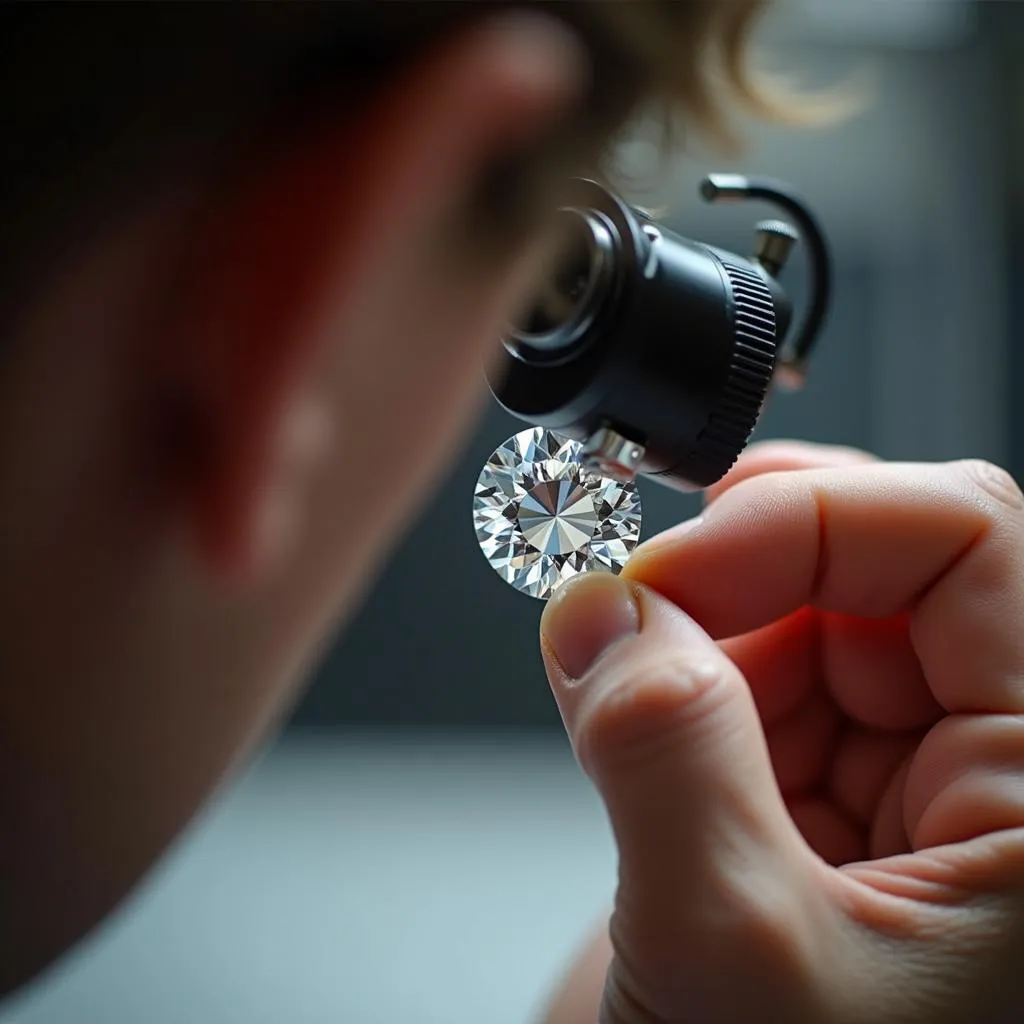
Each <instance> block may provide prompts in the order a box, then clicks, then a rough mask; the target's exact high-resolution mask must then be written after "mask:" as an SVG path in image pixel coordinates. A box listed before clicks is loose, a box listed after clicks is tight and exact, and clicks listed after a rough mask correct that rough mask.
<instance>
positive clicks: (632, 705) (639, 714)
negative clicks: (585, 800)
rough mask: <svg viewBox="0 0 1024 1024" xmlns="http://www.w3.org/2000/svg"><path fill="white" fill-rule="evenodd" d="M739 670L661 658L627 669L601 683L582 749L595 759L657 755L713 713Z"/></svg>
mask: <svg viewBox="0 0 1024 1024" xmlns="http://www.w3.org/2000/svg"><path fill="white" fill-rule="evenodd" d="M733 674H735V669H733V668H732V665H731V664H730V663H729V662H728V661H727V660H726V659H725V658H724V657H722V658H718V657H714V656H711V657H708V656H693V655H690V656H686V655H682V654H678V655H669V656H662V657H659V658H658V659H657V660H656V661H653V662H645V663H640V664H636V665H630V666H626V667H624V668H623V669H622V670H621V671H620V672H619V673H617V674H616V675H615V677H613V678H611V679H609V680H608V681H607V684H606V685H604V686H602V687H601V693H600V694H599V695H598V696H596V697H595V699H594V700H593V702H592V703H591V706H590V707H589V708H588V709H587V710H586V712H585V714H584V715H583V716H582V721H581V723H580V726H581V728H580V730H579V736H578V739H577V744H576V745H577V749H578V750H579V751H580V754H581V757H585V758H586V759H587V760H589V761H591V762H594V761H600V762H602V763H607V762H609V761H620V760H622V759H624V758H647V757H651V756H656V755H657V754H658V753H659V752H661V751H662V750H663V749H664V748H665V747H666V746H670V745H671V744H672V743H673V742H674V741H675V739H676V737H677V736H678V734H679V731H680V729H681V728H686V729H687V730H688V732H689V731H690V730H692V728H693V726H694V725H695V724H696V723H698V722H699V721H700V720H701V719H702V718H706V717H709V716H711V715H713V713H714V711H715V709H716V708H717V707H718V706H719V705H720V704H722V703H723V701H724V700H725V698H726V695H727V694H728V692H729V691H730V689H731V683H732V675H733Z"/></svg>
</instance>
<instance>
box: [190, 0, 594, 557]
mask: <svg viewBox="0 0 1024 1024" xmlns="http://www.w3.org/2000/svg"><path fill="white" fill-rule="evenodd" d="M580 71H581V62H580V59H579V53H578V51H577V50H576V48H575V46H574V44H573V41H572V40H571V39H570V38H569V37H568V36H567V34H566V33H565V32H564V30H562V29H561V28H560V27H558V26H556V25H554V24H553V23H549V22H548V20H547V19H543V20H541V19H537V18H531V19H530V20H529V21H524V22H523V23H522V24H511V25H510V24H508V23H505V22H503V23H501V24H500V25H484V26H478V27H477V28H474V29H472V30H470V31H468V32H466V33H465V34H464V35H463V36H462V37H460V38H457V39H455V40H453V41H452V42H450V43H449V44H446V45H445V46H443V47H442V48H441V49H439V50H437V51H436V52H434V53H432V54H431V55H429V56H428V57H426V58H425V59H423V60H422V61H421V62H420V63H419V64H418V65H417V66H415V67H413V68H412V69H411V70H409V71H408V72H407V73H405V74H404V75H402V76H401V77H400V78H399V79H398V80H396V81H394V82H393V83H392V84H391V85H390V86H388V87H387V88H386V89H385V91H384V92H383V93H382V94H381V95H380V96H379V97H378V98H377V99H376V100H375V101H374V102H373V103H372V104H371V105H370V106H369V107H367V108H366V109H363V110H359V111H350V110H345V111H340V112H337V113H335V114H333V115H332V114H330V113H328V114H327V115H324V114H323V113H320V114H318V116H317V117H316V119H315V120H314V121H312V122H311V123H309V124H306V125H304V126H303V127H302V128H301V129H300V130H297V131H296V132H294V133H290V135H289V138H288V139H287V142H286V144H284V143H282V144H281V145H280V146H279V147H278V149H277V150H276V151H275V152H271V153H269V154H268V153H266V152H265V151H264V152H263V154H262V156H261V157H260V159H259V161H258V166H254V167H253V168H252V169H251V171H249V172H248V173H247V174H245V175H244V176H243V180H242V181H241V182H240V183H236V185H235V186H234V188H233V194H232V195H231V196H221V197H220V198H219V200H218V201H217V202H216V203H215V204H214V205H215V207H216V209H213V210H212V211H207V213H206V214H205V215H204V218H203V221H204V224H203V226H201V228H200V229H199V231H198V233H197V234H196V241H197V245H196V251H197V252H199V253H201V256H200V257H199V258H198V259H196V260H194V261H193V263H192V265H191V267H190V269H189V272H188V280H189V281H190V283H191V286H190V287H189V288H187V289H186V294H187V296H188V299H187V304H186V307H185V318H184V328H183V333H182V335H180V336H179V338H178V339H176V340H177V341H178V343H179V345H181V346H182V347H181V349H180V351H181V352H182V353H183V354H184V362H185V365H186V367H187V369H186V371H185V373H184V378H185V380H186V385H185V386H186V387H187V388H188V389H189V392H190V394H189V395H188V396H187V404H188V406H189V407H190V409H191V413H192V419H193V421H194V424H197V425H198V429H195V428H193V434H192V437H193V440H192V447H193V449H194V450H193V451H192V452H191V453H190V454H191V460H190V461H191V465H192V466H194V469H195V471H194V472H190V473H189V474H188V476H187V482H186V484H185V485H184V486H185V489H186V491H187V493H186V495H185V502H184V504H185V507H186V510H187V515H188V517H189V528H190V533H191V535H192V536H193V537H194V538H196V540H197V549H198V551H199V553H200V556H201V558H202V560H203V562H204V564H205V565H206V567H207V568H208V569H209V570H211V571H213V572H215V573H218V574H232V575H237V574H239V573H247V572H250V571H251V570H252V569H253V568H254V567H255V566H256V565H257V564H259V562H260V559H261V554H262V553H265V549H266V543H267V540H268V539H273V540H274V543H275V545H276V544H277V543H279V542H280V541H281V540H282V537H281V536H280V534H281V532H282V531H285V532H287V523H288V519H289V516H288V515H287V514H284V515H282V510H287V508H288V507H289V505H290V504H294V502H291V501H290V495H291V493H292V492H293V491H294V490H295V489H296V488H298V487H299V486H300V477H301V473H296V472H295V462H294V459H293V458H292V455H289V454H288V453H289V452H291V453H293V454H294V452H295V450H296V447H295V446H294V445H290V444H289V440H290V438H292V437H293V433H294V427H295V424H296V423H297V422H303V421H306V420H308V416H307V415H306V413H308V411H309V408H310V405H311V403H312V402H313V401H314V400H313V398H312V394H313V392H312V380H313V376H314V374H313V370H314V367H315V365H316V361H317V358H318V356H319V355H320V354H321V353H320V349H321V347H322V346H323V345H324V344H326V342H325V337H326V336H327V333H328V332H327V331H326V329H325V325H327V324H330V328H331V331H330V333H331V337H332V338H334V339H335V340H334V341H332V342H331V344H341V345H344V344H345V343H346V341H345V327H346V310H348V309H350V308H352V307H353V306H354V303H355V301H356V298H357V297H358V296H359V294H360V293H361V291H363V290H364V289H365V288H367V287H368V286H369V284H370V282H372V281H373V279H374V277H375V275H378V274H379V273H380V272H381V271H382V269H384V268H386V267H387V265H388V263H389V261H391V260H393V259H394V258H395V257H396V256H397V254H399V253H401V252H402V250H403V247H404V246H405V245H406V244H407V242H408V240H409V239H410V238H412V237H416V236H417V235H422V233H423V232H424V231H428V230H432V231H434V232H435V233H436V232H437V231H438V228H439V225H440V224H441V223H443V218H445V217H449V218H451V217H454V216H455V215H456V213H457V211H459V209H460V208H461V207H463V206H465V204H466V202H467V198H468V196H469V194H470V193H471V192H472V190H473V189H474V188H475V187H477V186H478V185H479V178H480V177H481V175H482V174H484V172H485V171H486V170H487V169H488V168H490V167H492V166H493V165H494V164H495V162H496V161H500V160H501V159H503V158H504V157H506V156H507V155H509V154H512V153H515V152H517V151H519V150H520V149H522V148H524V147H526V146H528V145H529V144H530V142H532V141H533V140H534V139H535V137H536V136H537V135H538V134H539V133H540V132H542V131H543V130H544V128H545V127H546V126H547V125H548V124H550V122H551V121H552V119H553V117H554V115H556V114H557V113H558V112H560V111H562V110H564V108H565V106H566V104H567V103H568V102H569V101H570V100H571V99H573V97H574V96H575V95H576V91H577V89H578V88H579V86H580V84H581V83H580V78H581V74H580ZM339 325H340V330H339ZM339 337H340V340H337V339H339ZM320 412H321V414H326V418H327V419H328V420H329V419H330V414H329V410H324V409H321V410H320ZM321 418H324V417H323V415H322V416H321ZM328 426H329V424H328ZM298 447H299V449H302V448H303V447H304V446H302V445H300V446H298ZM307 450H308V449H307ZM270 534H274V535H276V536H274V537H273V538H270Z"/></svg>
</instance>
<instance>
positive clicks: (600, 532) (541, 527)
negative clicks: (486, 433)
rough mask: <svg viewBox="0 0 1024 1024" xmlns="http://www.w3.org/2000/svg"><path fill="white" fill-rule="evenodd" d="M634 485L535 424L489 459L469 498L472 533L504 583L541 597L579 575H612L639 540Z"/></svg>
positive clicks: (637, 498) (575, 444) (578, 447)
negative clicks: (604, 472)
mask: <svg viewBox="0 0 1024 1024" xmlns="http://www.w3.org/2000/svg"><path fill="white" fill-rule="evenodd" d="M640 521H641V507H640V495H639V494H638V493H637V490H636V485H635V484H634V483H623V482H621V481H619V480H613V479H611V478H609V477H605V476H601V475H600V473H597V472H595V471H593V470H592V469H590V468H589V467H588V466H587V465H585V464H584V461H583V446H582V445H580V444H579V443H578V442H577V441H573V440H572V439H570V438H567V437H563V436H561V435H560V434H556V433H554V432H552V431H550V430H544V429H543V428H540V427H536V428H533V429H531V430H524V431H522V432H521V433H518V434H516V435H515V436H514V437H510V438H509V439H508V440H507V441H506V442H505V443H504V444H503V445H502V446H501V447H500V448H498V449H497V451H495V452H494V454H493V455H492V456H491V457H490V458H489V459H488V460H487V463H486V464H485V465H484V468H483V470H482V472H481V473H480V479H479V480H478V481H477V485H476V491H475V493H474V496H473V523H474V526H475V527H476V537H477V541H478V542H479V544H480V549H481V550H482V551H483V553H484V556H485V557H486V558H487V561H488V562H490V563H491V566H492V567H493V568H494V570H495V571H496V572H497V573H498V575H500V576H501V577H502V578H503V579H504V580H505V582H506V583H509V584H511V585H512V586H513V587H515V588H516V589H517V590H521V591H522V592H523V593H525V594H529V595H530V596H531V597H537V598H540V599H541V600H547V599H548V598H549V597H550V596H551V595H552V594H553V593H554V592H555V590H556V589H557V588H558V586H559V585H560V584H562V583H564V582H565V581H566V580H567V579H570V578H572V577H573V576H577V575H579V574H580V573H583V572H611V573H618V572H620V571H621V570H622V567H623V566H624V565H625V564H626V562H627V561H628V560H629V556H630V555H631V554H632V553H633V550H634V549H635V548H636V546H637V543H638V541H639V539H640Z"/></svg>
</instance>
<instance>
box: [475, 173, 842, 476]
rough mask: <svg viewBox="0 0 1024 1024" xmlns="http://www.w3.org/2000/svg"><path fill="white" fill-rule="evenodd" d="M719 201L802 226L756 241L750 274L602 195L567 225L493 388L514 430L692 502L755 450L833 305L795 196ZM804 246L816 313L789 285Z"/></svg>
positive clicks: (749, 189) (768, 191) (815, 234)
mask: <svg viewBox="0 0 1024 1024" xmlns="http://www.w3.org/2000/svg"><path fill="white" fill-rule="evenodd" d="M702 192H703V195H704V197H705V198H706V199H708V200H711V201H714V200H719V199H737V198H759V199H767V200H770V201H772V202H774V203H775V204H776V205H777V206H780V207H782V208H783V209H784V210H785V212H786V213H788V214H789V216H790V217H791V218H793V219H794V220H795V221H796V223H797V225H798V228H799V233H798V232H797V231H795V230H794V229H793V228H792V227H790V226H789V225H788V224H787V223H785V222H782V221H775V222H764V223H762V224H761V225H759V226H758V234H757V239H758V240H757V244H756V249H755V256H754V258H752V259H747V258H744V257H741V256H736V255H734V254H732V253H728V252H725V251H723V250H721V249H716V248H714V247H712V246H708V245H704V244H702V243H700V242H695V241H691V240H689V239H686V238H683V237H681V236H679V235H677V234H674V233H673V232H670V231H668V230H666V229H665V228H664V227H662V226H660V225H658V224H656V223H655V222H654V221H653V220H652V219H651V218H649V217H648V216H646V215H645V214H643V213H641V212H639V211H637V210H635V209H633V208H631V207H630V206H629V205H628V204H626V203H625V202H624V201H623V200H622V199H621V198H619V197H618V196H617V195H615V194H614V193H613V192H612V191H610V190H609V189H607V188H605V187H604V186H602V185H599V184H598V183H596V182H593V181H579V182H578V183H577V186H576V190H575V195H574V196H573V198H572V201H571V202H570V203H568V204H567V205H566V206H565V207H563V209H562V210H561V211H560V213H559V219H560V224H559V228H560V230H561V234H560V238H561V239H562V243H563V248H562V249H561V250H560V257H561V258H560V259H559V260H558V262H557V265H556V267H555V270H554V272H553V273H552V274H551V275H550V276H549V277H548V279H547V280H546V281H545V282H544V285H543V287H542V289H541V291H540V294H539V295H538V296H537V299H536V301H535V303H534V305H533V308H532V309H531V311H530V312H529V314H528V315H527V316H526V317H525V318H524V319H523V320H522V322H521V323H520V324H519V325H518V326H517V327H516V328H515V329H514V330H512V331H510V332H509V334H508V336H507V337H506V338H505V339H504V353H503V358H502V359H501V360H500V361H499V363H498V365H497V366H495V367H494V368H492V370H491V372H490V375H489V383H490V385H491V388H492V390H493V392H494V394H495V397H496V398H497V400H498V401H499V403H500V404H501V405H502V406H503V407H504V408H505V409H507V410H508V411H509V412H511V413H512V414H513V415H514V416H516V417H518V418H519V419H522V420H524V421H527V422H529V423H531V424H534V425H536V426H542V427H546V428H548V429H551V430H556V431H558V432H560V433H562V434H565V435H567V436H569V437H573V438H575V439H577V440H579V441H581V442H583V443H584V446H585V450H586V451H587V453H588V456H589V457H590V458H591V460H592V461H593V462H594V463H595V465H598V466H599V467H600V468H601V469H602V471H604V472H606V473H611V474H613V475H620V476H622V477H630V476H634V475H636V474H638V473H639V474H644V475H646V476H650V477H653V478H656V479H658V480H660V481H662V482H663V483H665V484H667V485H669V486H672V487H675V488H677V489H680V490H697V489H702V488H705V487H708V486H710V485H711V484H713V483H715V482H716V481H717V480H719V479H721V477H722V476H723V475H724V474H725V473H726V472H728V470H729V468H730V467H731V466H732V465H733V463H734V462H735V460H736V458H737V457H738V456H739V454H740V452H742V450H743V449H744V447H745V446H746V445H747V443H748V442H749V440H750V436H751V434H752V432H753V430H754V428H755V426H756V425H757V421H758V419H759V417H760V414H761V410H762V408H763V406H764V402H765V398H766V396H767V395H768V392H769V390H770V388H771V386H772V382H773V380H774V379H776V377H777V376H778V375H779V374H780V372H785V373H787V374H788V376H789V378H790V379H791V380H790V382H799V381H801V380H802V378H803V372H804V368H805V365H806V361H807V356H808V354H809V353H810V350H811V348H812V347H813V345H814V342H815V340H816V337H817V335H818V333H819V331H820V328H821V325H822V322H823V320H824V314H825V311H826V309H827V304H828V291H829V261H828V253H827V249H826V247H825V243H824V239H823V237H822V235H821V232H820V230H819V229H818V227H817V224H816V223H815V221H814V219H813V217H811V215H810V214H809V213H808V212H807V210H806V209H805V208H804V206H803V204H802V203H801V202H800V201H799V200H797V199H796V198H795V197H794V196H793V195H792V194H791V193H790V192H789V191H788V190H787V189H786V188H785V187H784V186H781V185H778V184H775V183H770V182H757V181H751V180H750V179H746V178H739V177H735V176H729V177H725V176H719V177H712V178H708V179H707V180H706V181H705V182H704V184H703V186H702ZM798 238H801V239H802V240H804V242H805V243H806V245H807V248H808V252H809V256H810V260H809V267H810V271H811V277H812V288H811V302H810V305H809V311H808V314H807V316H806V318H805V319H804V321H803V323H802V324H801V326H800V327H799V329H798V330H797V331H795V332H794V333H793V340H792V342H785V341H784V340H783V339H785V338H786V336H787V334H788V332H789V330H790V321H791V319H792V306H791V303H790V300H789V298H788V297H787V295H786V293H785V291H784V290H783V289H782V286H781V285H780V284H779V282H778V280H777V279H776V275H778V274H779V273H780V272H781V271H782V269H783V267H784V266H785V263H786V261H787V259H788V257H789V255H790V251H791V250H792V248H793V245H794V244H795V242H796V241H797V239H798Z"/></svg>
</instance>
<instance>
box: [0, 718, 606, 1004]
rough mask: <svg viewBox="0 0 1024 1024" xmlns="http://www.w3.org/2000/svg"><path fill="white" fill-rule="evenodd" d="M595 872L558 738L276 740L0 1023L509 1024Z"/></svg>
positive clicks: (581, 917)
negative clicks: (117, 910) (130, 897)
mask: <svg viewBox="0 0 1024 1024" xmlns="http://www.w3.org/2000/svg"><path fill="white" fill-rule="evenodd" d="M613 880H614V857H613V850H612V846H611V841H610V837H609V833H608V829H607V826H606V823H605V820H604V817H603V813H602V811H601V808H600V806H599V804H598V802H597V800H596V797H595V796H594V795H593V793H592V792H591V790H590V787H589V785H588V784H587V782H586V780H585V779H584V778H583V777H582V775H581V774H580V772H579V770H578V769H577V767H576V765H575V763H574V762H573V761H572V759H571V756H570V755H569V753H568V750H567V746H566V743H565V741H564V739H562V738H561V737H553V738H552V739H551V740H550V741H545V740H536V739H530V740H525V739H523V740H520V739H516V738H514V737H507V738H502V739H493V740H491V739H488V738H481V739H480V740H478V741H476V742H474V743H470V742H469V741H467V740H465V739H463V740H447V739H438V740H436V741H434V742H428V741H427V740H421V741H402V742H399V741H394V740H383V739H381V740H370V739H362V740H352V739H348V738H337V739H320V740H316V741H298V740H292V741H290V742H289V743H288V744H286V745H284V746H282V747H280V748H278V749H276V750H274V751H273V752H271V753H270V754H269V755H268V756H267V757H266V758H265V759H264V760H263V761H262V762H261V764H260V765H259V766H258V767H257V768H256V769H254V770H253V772H252V773H250V775H249V776H248V777H247V778H246V779H244V780H243V781H242V782H241V783H240V784H238V785H236V786H235V787H233V788H232V789H231V791H230V792H229V793H227V794H226V795H225V797H224V798H223V799H222V800H221V801H220V802H219V803H218V804H217V806H215V807H214V808H213V809H212V811H211V812H210V813H209V814H208V815H207V817H206V818H205V820H203V821H202V822H200V824H199V825H198V827H197V828H196V829H195V830H194V832H193V833H192V834H191V835H190V836H189V837H188V839H187V840H186V842H185V843H184V844H183V845H182V846H181V847H179V849H178V850H177V851H176V852H175V853H174V854H173V855H172V856H171V857H170V858H169V859H168V861H167V862H166V863H165V864H164V865H163V867H162V868H161V869H160V870H159V871H158V872H157V873H156V875H155V876H154V877H153V878H152V879H151V881H150V883H149V884H148V885H147V886H146V888H145V889H144V891H143V892H142V893H140V895H139V896H138V897H137V898H136V899H135V900H134V901H133V902H132V903H131V904H130V905H129V906H128V907H127V908H125V910H124V911H123V912H122V913H121V914H120V915H118V916H117V918H116V919H115V920H114V921H112V922H111V923H110V924H109V925H108V926H107V927H106V928H105V929H104V930H102V931H101V932H100V933H99V934H98V935H97V936H96V937H95V938H93V939H92V940H91V941H90V942H88V943H86V944H85V945H84V946H83V947H82V948H81V949H80V950H79V951H78V952H77V953H76V955H75V956H73V957H71V958H70V959H69V960H68V961H67V962H66V963H65V964H63V965H61V967H60V968H59V969H58V970H57V971H55V972H54V973H53V974H51V975H50V976H49V977H47V978H46V979H45V980H44V982H42V983H41V984H40V985H39V986H38V987H37V988H36V989H35V990H33V991H31V992H29V993H28V994H27V996H26V997H24V998H23V999H22V1000H21V1001H20V1002H18V1003H15V1004H12V1005H11V1006H9V1007H8V1008H7V1009H6V1012H0V1022H3V1024H71V1022H74V1024H136V1022H138V1024H328V1022H329V1024H347V1022H355V1024H392V1022H403V1024H405V1022H410V1024H412V1022H415V1024H463V1022H465V1024H513V1022H515V1024H523V1022H528V1021H531V1020H533V1019H535V1015H536V1012H537V1010H538V1008H539V1007H540V1006H541V1005H542V1002H543V999H544V997H545V995H546V992H547V991H548V988H549V986H550V984H551V983H552V981H553V980H554V979H555V978H556V977H557V976H558V974H559V972H560V970H561V968H562V967H563V966H564V962H565V961H566V960H567V958H569V957H570V956H571V955H572V953H573V952H574V950H575V949H576V947H577V944H578V941H579V939H580V936H581V935H582V934H583V932H585V931H586V930H587V929H588V927H590V926H591V925H592V924H593V923H594V921H595V920H596V919H597V918H598V916H599V915H600V914H601V913H602V912H603V911H604V910H605V908H606V906H607V904H608V900H609V898H610V895H611V891H612V885H613Z"/></svg>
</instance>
